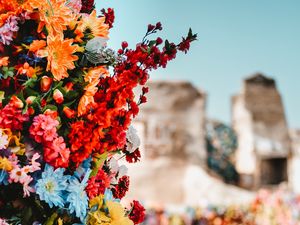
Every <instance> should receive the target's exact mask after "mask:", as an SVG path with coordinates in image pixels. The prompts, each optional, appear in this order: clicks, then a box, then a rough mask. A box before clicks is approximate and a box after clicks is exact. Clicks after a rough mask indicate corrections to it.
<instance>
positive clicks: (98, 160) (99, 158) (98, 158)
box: [90, 152, 108, 177]
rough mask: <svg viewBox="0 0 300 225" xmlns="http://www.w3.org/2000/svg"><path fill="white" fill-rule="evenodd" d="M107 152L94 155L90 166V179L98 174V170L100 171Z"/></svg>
mask: <svg viewBox="0 0 300 225" xmlns="http://www.w3.org/2000/svg"><path fill="white" fill-rule="evenodd" d="M107 156H108V154H107V152H105V153H103V154H96V155H94V157H93V159H94V161H93V164H92V172H91V175H90V176H91V177H93V176H96V175H97V173H98V170H99V169H100V167H101V166H102V165H103V163H104V162H105V160H106V159H107Z"/></svg>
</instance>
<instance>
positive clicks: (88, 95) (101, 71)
mask: <svg viewBox="0 0 300 225" xmlns="http://www.w3.org/2000/svg"><path fill="white" fill-rule="evenodd" d="M108 75H109V72H108V70H107V69H106V68H105V67H103V66H98V67H95V68H92V69H90V70H89V72H88V73H87V74H86V75H85V77H84V81H85V82H88V84H87V86H85V88H84V90H85V93H84V95H83V96H82V97H81V99H80V101H79V104H78V115H80V116H81V115H84V114H85V113H86V112H87V111H88V110H89V107H88V106H90V105H92V104H93V103H94V95H95V94H96V92H97V90H98V88H97V85H98V83H99V79H100V77H103V76H108Z"/></svg>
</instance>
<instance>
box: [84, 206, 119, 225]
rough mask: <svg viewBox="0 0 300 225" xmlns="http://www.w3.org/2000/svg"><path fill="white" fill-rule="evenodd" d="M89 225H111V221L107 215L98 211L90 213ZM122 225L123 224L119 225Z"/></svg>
mask: <svg viewBox="0 0 300 225" xmlns="http://www.w3.org/2000/svg"><path fill="white" fill-rule="evenodd" d="M87 224H89V225H111V219H110V218H109V217H107V216H106V215H105V213H104V212H103V211H100V210H98V211H96V212H92V213H89V217H88V222H87ZM119 225H121V224H119Z"/></svg>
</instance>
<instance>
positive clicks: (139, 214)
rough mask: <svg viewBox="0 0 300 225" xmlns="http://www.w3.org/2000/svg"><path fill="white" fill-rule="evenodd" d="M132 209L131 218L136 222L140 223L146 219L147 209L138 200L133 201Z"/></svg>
mask: <svg viewBox="0 0 300 225" xmlns="http://www.w3.org/2000/svg"><path fill="white" fill-rule="evenodd" d="M131 206H132V209H131V212H130V214H129V219H131V220H132V221H133V223H134V224H140V223H142V222H143V221H144V220H145V216H146V210H145V208H144V207H143V206H142V205H141V204H140V203H139V202H138V201H135V200H134V201H133V202H132V204H131Z"/></svg>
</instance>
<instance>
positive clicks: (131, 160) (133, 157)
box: [125, 149, 141, 163]
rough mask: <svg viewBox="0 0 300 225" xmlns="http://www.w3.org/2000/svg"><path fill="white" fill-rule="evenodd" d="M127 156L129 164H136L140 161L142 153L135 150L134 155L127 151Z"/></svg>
mask: <svg viewBox="0 0 300 225" xmlns="http://www.w3.org/2000/svg"><path fill="white" fill-rule="evenodd" d="M125 154H126V161H127V162H129V163H136V162H137V161H140V158H141V152H140V150H139V149H137V150H135V151H134V152H132V153H130V152H127V151H125Z"/></svg>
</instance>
